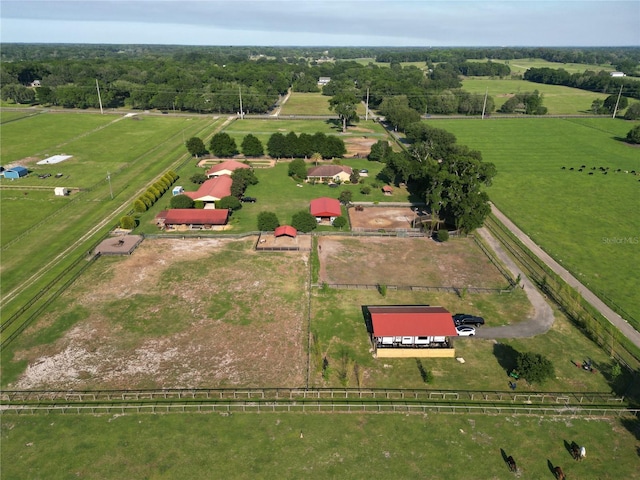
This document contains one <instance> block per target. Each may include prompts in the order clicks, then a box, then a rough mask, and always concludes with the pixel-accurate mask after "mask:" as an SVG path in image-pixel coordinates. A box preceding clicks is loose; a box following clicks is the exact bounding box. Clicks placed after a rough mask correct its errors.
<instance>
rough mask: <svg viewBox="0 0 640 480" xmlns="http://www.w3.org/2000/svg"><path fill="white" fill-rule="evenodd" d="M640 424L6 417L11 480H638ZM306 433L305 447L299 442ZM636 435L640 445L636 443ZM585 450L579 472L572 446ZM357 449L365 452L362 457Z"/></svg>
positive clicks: (430, 418) (435, 418) (6, 469)
mask: <svg viewBox="0 0 640 480" xmlns="http://www.w3.org/2000/svg"><path fill="white" fill-rule="evenodd" d="M636 424H637V421H635V422H634V421H633V420H628V419H622V420H597V419H581V418H562V419H561V418H538V417H507V416H480V415H478V416H463V415H460V416H458V415H436V414H429V415H401V414H389V415H387V414H382V415H361V414H349V415H332V416H330V417H329V416H327V415H326V414H293V413H287V414H280V413H273V414H262V415H252V414H233V415H230V416H221V415H218V414H165V415H148V414H146V415H145V414H142V415H123V416H118V415H97V416H90V415H86V416H76V415H68V416H67V415H34V416H7V415H5V416H4V418H3V422H2V427H1V428H2V430H1V432H2V453H1V455H2V457H1V460H2V463H3V467H2V470H3V477H5V478H39V476H41V475H42V473H43V472H46V473H47V474H46V477H47V478H49V479H52V480H55V479H66V478H72V477H73V478H75V477H79V478H95V479H122V478H154V479H169V478H211V475H212V472H215V477H216V478H230V479H254V478H282V479H298V478H301V477H309V476H310V477H313V478H342V479H366V478H371V475H372V472H375V476H376V477H378V478H402V479H405V478H407V479H408V478H430V479H442V480H457V479H460V480H468V479H469V478H471V477H470V472H469V467H470V466H473V475H472V477H473V478H492V479H511V478H513V477H514V474H513V473H510V472H509V470H508V468H507V466H506V464H505V462H504V460H503V458H502V454H501V449H502V450H503V451H505V452H506V454H507V455H513V457H514V458H515V459H516V462H517V464H518V468H519V473H518V474H517V475H516V476H521V477H522V478H538V479H543V478H553V476H552V474H551V472H550V471H549V467H548V465H547V462H551V463H552V464H553V465H561V466H562V468H563V470H564V471H565V473H566V474H567V476H568V478H569V479H572V478H583V479H591V478H593V479H595V478H597V479H601V480H609V479H611V480H613V479H619V478H627V479H633V478H638V476H637V466H638V457H637V453H636V448H637V447H638V440H637V437H636V438H634V436H633V434H631V433H630V432H629V429H632V428H637V425H636ZM301 433H302V438H301ZM636 435H637V434H636ZM572 441H575V442H577V443H579V444H580V445H586V448H587V459H586V460H585V461H583V462H575V461H574V460H573V459H572V458H571V455H570V454H569V452H568V451H567V450H566V448H565V447H564V443H563V442H568V443H571V442H572ZM356 446H357V447H356Z"/></svg>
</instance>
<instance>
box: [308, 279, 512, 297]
mask: <svg viewBox="0 0 640 480" xmlns="http://www.w3.org/2000/svg"><path fill="white" fill-rule="evenodd" d="M312 287H316V288H334V289H336V290H382V289H386V290H395V291H410V292H441V293H455V294H456V295H458V296H460V297H462V296H464V295H465V293H499V294H503V293H512V292H513V287H509V288H488V287H487V288H485V287H454V286H447V285H445V286H438V287H436V286H427V285H388V284H385V285H382V284H379V283H375V284H374V283H328V282H324V283H322V284H314V285H312Z"/></svg>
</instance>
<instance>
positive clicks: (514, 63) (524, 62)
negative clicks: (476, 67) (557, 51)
mask: <svg viewBox="0 0 640 480" xmlns="http://www.w3.org/2000/svg"><path fill="white" fill-rule="evenodd" d="M469 61H470V62H473V61H476V60H469ZM477 61H481V62H486V61H487V60H486V59H483V60H477ZM491 61H492V62H494V63H506V64H507V65H509V68H510V69H511V73H512V74H524V73H525V72H526V71H527V70H529V69H530V68H552V69H554V70H560V69H563V70H566V71H567V72H569V73H583V72H586V71H588V70H591V71H594V72H600V71H602V70H604V71H605V72H613V71H614V70H615V68H614V67H613V65H611V64H608V63H603V64H588V63H558V62H550V61H548V60H544V59H542V58H513V59H510V60H500V59H491Z"/></svg>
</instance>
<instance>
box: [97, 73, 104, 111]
mask: <svg viewBox="0 0 640 480" xmlns="http://www.w3.org/2000/svg"><path fill="white" fill-rule="evenodd" d="M96 90H98V103H99V104H100V114H101V115H104V111H103V110H102V98H100V86H99V85H98V79H97V78H96Z"/></svg>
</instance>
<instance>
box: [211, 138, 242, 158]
mask: <svg viewBox="0 0 640 480" xmlns="http://www.w3.org/2000/svg"><path fill="white" fill-rule="evenodd" d="M210 149H211V153H213V154H214V155H215V156H216V157H222V158H229V157H233V156H234V155H235V154H237V153H238V147H237V146H236V141H235V140H234V139H233V138H231V136H230V135H229V134H228V133H224V132H221V133H216V134H215V135H214V136H213V137H212V138H211V146H210Z"/></svg>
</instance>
